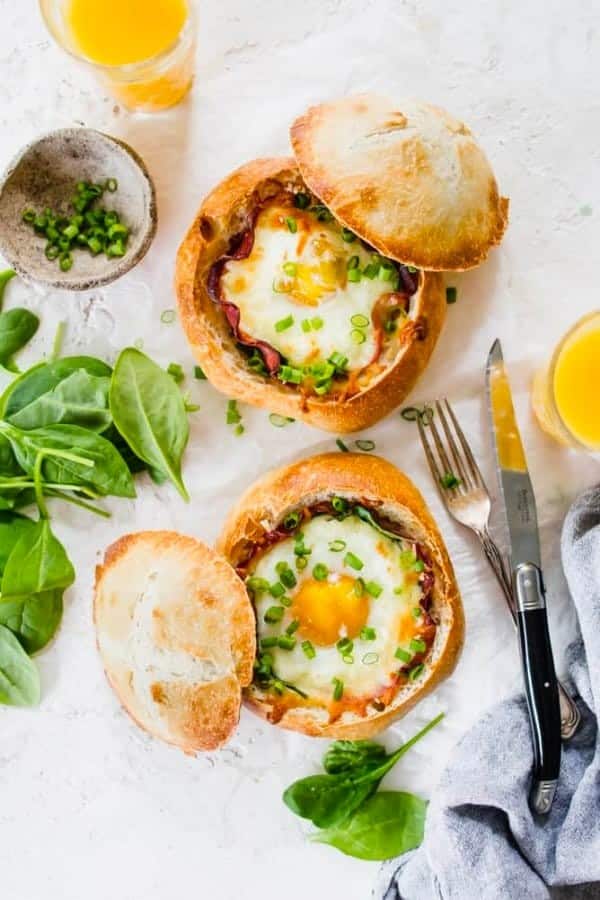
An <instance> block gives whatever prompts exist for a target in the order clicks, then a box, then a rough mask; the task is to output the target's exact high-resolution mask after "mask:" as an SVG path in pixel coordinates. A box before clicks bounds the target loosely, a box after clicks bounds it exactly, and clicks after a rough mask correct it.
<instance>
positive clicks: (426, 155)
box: [291, 94, 508, 270]
mask: <svg viewBox="0 0 600 900" xmlns="http://www.w3.org/2000/svg"><path fill="white" fill-rule="evenodd" d="M291 140H292V147H293V149H294V153H295V156H296V160H297V162H298V165H299V167H300V171H301V172H302V176H303V178H304V180H305V181H306V183H307V185H308V186H309V187H310V188H311V189H312V190H313V191H314V193H315V194H316V195H317V196H318V197H320V198H321V200H322V201H323V203H325V204H326V205H327V206H328V207H329V209H330V210H331V211H332V212H333V214H334V215H335V216H336V217H337V218H338V219H339V220H340V221H341V222H343V223H344V224H345V225H346V226H347V227H348V228H351V229H352V230H353V231H355V232H356V233H357V234H359V235H360V236H361V237H362V238H364V239H365V240H366V241H368V242H369V243H370V244H372V245H373V246H374V247H376V248H377V249H378V250H379V252H380V253H382V254H384V255H386V256H391V257H394V258H395V259H399V260H402V262H404V263H409V264H411V265H413V266H417V267H419V268H424V269H430V270H450V269H459V270H460V269H469V268H471V267H472V266H476V265H477V264H478V263H480V262H481V261H482V260H483V259H484V258H485V257H486V255H487V253H488V251H489V249H490V248H491V247H492V246H493V245H494V244H497V243H499V241H500V240H501V238H502V235H503V233H504V230H505V228H506V224H507V220H508V200H507V199H506V198H504V197H500V196H499V193H498V187H497V184H496V179H495V178H494V173H493V172H492V169H491V167H490V164H489V162H488V160H487V158H486V156H485V154H484V153H483V150H482V149H481V148H480V147H479V145H478V144H477V142H476V140H475V138H474V137H473V135H472V134H471V132H470V130H469V129H468V128H467V126H466V125H464V124H463V123H462V122H460V121H458V120H457V119H454V118H453V117H452V116H450V115H449V114H448V113H446V112H444V110H442V109H440V108H439V107H436V106H431V105H429V104H426V103H422V102H419V101H415V100H406V101H405V100H401V101H391V100H388V99H386V98H384V97H379V96H377V95H375V94H362V95H357V96H350V97H344V98H342V99H340V100H335V101H333V102H331V103H323V104H321V105H318V106H313V107H311V108H310V109H309V110H308V111H307V112H306V113H304V115H302V116H300V117H299V118H298V119H297V120H296V121H295V122H294V124H293V125H292V129H291Z"/></svg>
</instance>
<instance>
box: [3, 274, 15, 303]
mask: <svg viewBox="0 0 600 900" xmlns="http://www.w3.org/2000/svg"><path fill="white" fill-rule="evenodd" d="M16 274H17V273H16V272H15V270H14V269H4V271H3V272H0V309H2V304H3V302H4V291H5V290H6V285H7V284H8V282H9V281H10V279H11V278H14V277H15V275H16Z"/></svg>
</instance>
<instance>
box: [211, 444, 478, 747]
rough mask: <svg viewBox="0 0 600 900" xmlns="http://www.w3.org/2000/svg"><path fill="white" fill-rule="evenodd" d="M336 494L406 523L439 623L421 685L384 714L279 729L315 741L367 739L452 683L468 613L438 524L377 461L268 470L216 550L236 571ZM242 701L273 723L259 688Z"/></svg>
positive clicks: (293, 714)
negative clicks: (292, 516)
mask: <svg viewBox="0 0 600 900" xmlns="http://www.w3.org/2000/svg"><path fill="white" fill-rule="evenodd" d="M332 494H336V495H340V496H345V497H350V498H356V499H360V500H362V501H363V502H364V503H368V504H369V505H370V506H372V507H373V508H378V509H380V510H381V512H382V514H384V515H385V516H386V517H387V518H391V519H392V520H394V521H397V522H399V523H401V524H402V526H403V530H404V531H405V532H406V533H407V534H409V535H410V537H411V538H413V539H414V540H417V541H418V542H419V543H420V544H421V545H422V546H423V548H424V549H425V550H426V552H427V553H428V554H429V556H430V558H431V560H432V566H433V570H434V575H435V583H434V590H433V609H434V610H435V612H436V613H437V615H438V616H439V620H440V621H439V624H438V627H437V629H436V638H435V641H434V645H433V649H432V655H431V657H430V659H429V661H428V662H427V663H426V669H425V673H424V675H423V676H422V678H421V679H419V680H417V681H416V682H414V683H413V684H409V685H407V686H406V687H404V688H402V689H401V690H400V692H399V693H398V695H397V696H396V698H395V699H394V701H393V702H392V703H391V705H390V706H389V707H388V708H387V709H386V710H385V711H383V712H377V711H375V710H370V711H369V712H368V714H367V716H366V717H364V718H360V717H359V716H357V715H346V716H345V717H344V716H343V717H342V718H341V719H340V720H338V721H336V722H334V723H332V724H330V723H329V722H328V720H326V719H323V718H322V717H321V716H319V715H318V712H315V711H314V710H311V709H310V708H296V709H290V710H289V711H288V712H287V713H286V714H285V715H284V716H283V718H282V719H281V721H280V722H279V723H278V724H280V725H281V726H282V727H284V728H290V729H292V730H295V731H301V732H303V733H304V734H309V735H313V736H319V737H331V738H339V737H344V738H351V739H355V738H367V737H371V736H372V735H375V734H377V733H378V732H380V731H381V730H382V729H384V728H386V727H387V725H389V724H390V722H392V721H393V720H394V719H396V718H398V717H400V716H402V715H404V714H405V713H407V712H408V711H409V709H411V708H412V707H413V706H414V705H415V703H417V702H418V701H419V700H420V699H422V698H423V697H424V696H425V695H426V694H428V693H429V692H430V691H432V690H433V689H434V688H435V687H436V686H437V685H438V684H439V683H440V682H441V681H442V680H443V679H444V678H446V677H448V675H450V673H451V672H452V670H453V669H454V666H455V665H456V661H457V659H458V656H459V653H460V650H461V647H462V643H463V637H464V615H463V609H462V603H461V600H460V595H459V591H458V586H457V583H456V579H455V576H454V571H453V568H452V564H451V562H450V559H449V557H448V553H447V550H446V547H445V544H444V541H443V539H442V536H441V535H440V533H439V531H438V528H437V525H436V523H435V521H434V519H433V518H432V516H431V513H430V512H429V510H428V508H427V506H426V504H425V501H424V499H423V497H422V496H421V494H420V493H419V492H418V490H417V489H416V488H415V486H414V485H413V484H412V482H411V481H410V480H409V479H408V478H407V477H406V476H405V475H403V474H402V473H401V472H399V471H398V469H396V468H395V466H393V465H392V464H391V463H390V462H388V461H387V460H385V459H381V458H380V457H377V456H371V455H364V454H355V453H348V454H339V453H328V454H323V455H321V456H314V457H311V458H309V459H304V460H300V461H298V462H296V463H293V464H292V465H290V466H286V467H284V468H280V469H276V470H274V471H272V472H269V473H268V474H266V475H265V476H264V477H263V478H261V479H259V480H258V481H257V482H255V483H254V484H253V485H252V486H251V487H250V488H249V489H248V490H247V491H246V492H245V493H244V494H243V495H242V497H241V498H240V500H239V501H238V503H237V504H236V506H235V507H234V509H233V510H232V511H231V513H230V514H229V516H228V518H227V520H226V522H225V525H224V527H223V530H222V532H221V535H220V537H219V539H218V541H217V550H218V551H219V552H220V553H222V554H223V555H224V556H225V558H226V559H227V560H228V561H229V562H230V563H231V564H232V565H233V566H234V567H235V566H237V565H238V564H239V563H240V562H243V561H244V560H245V559H246V557H247V555H248V552H249V549H251V548H252V546H253V545H255V544H256V543H257V542H259V541H260V540H261V538H262V537H263V536H264V534H265V533H266V532H268V531H270V530H271V529H273V528H274V527H275V526H276V525H277V524H278V523H279V522H281V520H282V519H283V517H284V516H285V515H286V514H287V513H288V512H290V511H291V510H293V509H297V508H298V507H301V506H302V505H304V504H306V505H308V504H310V502H311V501H312V502H314V501H315V499H323V498H324V497H328V496H331V495H332ZM244 699H245V702H246V703H247V704H248V705H249V706H250V707H251V708H252V709H253V710H254V711H255V712H257V713H258V714H259V715H261V716H263V717H264V718H268V717H269V713H270V710H271V707H272V701H271V700H270V698H269V695H268V694H267V693H265V692H264V691H262V690H260V689H259V688H258V687H257V686H256V685H251V686H250V687H249V688H248V689H247V690H246V691H245V692H244Z"/></svg>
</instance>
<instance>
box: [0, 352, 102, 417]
mask: <svg viewBox="0 0 600 900" xmlns="http://www.w3.org/2000/svg"><path fill="white" fill-rule="evenodd" d="M79 369H83V370H84V371H85V372H87V373H88V374H89V375H95V376H96V377H98V378H110V375H111V373H112V369H111V367H110V366H109V365H108V364H107V363H105V362H103V361H102V360H101V359H96V358H95V357H94V356H65V357H64V358H63V359H56V360H54V361H53V362H47V363H39V364H38V365H37V366H32V368H31V369H28V370H27V371H26V372H23V374H22V375H20V376H19V377H18V378H16V379H15V380H14V381H13V382H11V383H10V384H9V385H8V387H7V388H6V390H5V391H4V393H3V394H2V397H1V398H0V416H1V417H2V418H4V419H10V418H11V417H12V416H14V415H15V414H16V413H18V412H19V411H20V410H22V409H24V408H25V407H26V406H29V404H30V403H33V401H34V400H37V398H38V397H41V396H42V395H43V394H46V393H48V391H52V390H53V389H54V388H55V387H56V386H57V385H58V384H60V382H61V381H63V380H64V379H65V378H68V377H69V375H72V374H73V372H77V371H78V370H79Z"/></svg>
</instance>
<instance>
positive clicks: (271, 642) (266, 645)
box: [259, 635, 277, 650]
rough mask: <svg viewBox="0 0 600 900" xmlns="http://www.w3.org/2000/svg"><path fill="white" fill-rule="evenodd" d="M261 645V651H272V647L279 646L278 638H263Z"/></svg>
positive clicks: (273, 636) (274, 636)
mask: <svg viewBox="0 0 600 900" xmlns="http://www.w3.org/2000/svg"><path fill="white" fill-rule="evenodd" d="M259 643H260V649H261V650H270V649H271V647H276V646H277V636H276V635H272V636H271V637H264V638H261V639H260V642H259Z"/></svg>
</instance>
